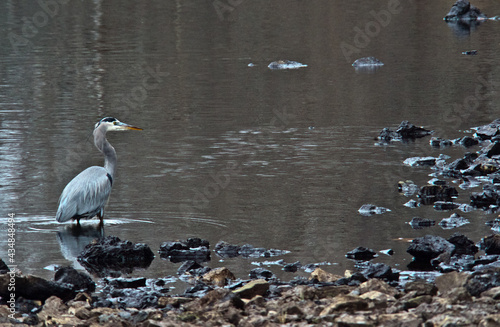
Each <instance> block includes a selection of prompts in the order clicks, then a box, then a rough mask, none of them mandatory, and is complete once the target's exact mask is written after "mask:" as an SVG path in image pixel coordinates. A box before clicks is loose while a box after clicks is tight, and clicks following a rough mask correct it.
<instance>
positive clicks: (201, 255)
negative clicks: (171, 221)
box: [159, 238, 210, 263]
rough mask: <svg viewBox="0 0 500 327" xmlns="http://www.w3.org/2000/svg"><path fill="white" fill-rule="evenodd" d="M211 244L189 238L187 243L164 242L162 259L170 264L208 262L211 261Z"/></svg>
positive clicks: (161, 249)
mask: <svg viewBox="0 0 500 327" xmlns="http://www.w3.org/2000/svg"><path fill="white" fill-rule="evenodd" d="M209 246H210V244H209V242H208V241H207V240H202V239H200V238H188V239H187V240H185V241H172V242H163V243H162V244H161V245H160V251H159V252H160V257H161V258H162V259H168V260H170V262H174V263H176V262H184V261H195V262H206V261H210V249H209Z"/></svg>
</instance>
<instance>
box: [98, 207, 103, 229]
mask: <svg viewBox="0 0 500 327" xmlns="http://www.w3.org/2000/svg"><path fill="white" fill-rule="evenodd" d="M97 217H99V226H104V210H101V211H100V212H99V213H98V214H97Z"/></svg>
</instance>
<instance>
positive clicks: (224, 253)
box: [214, 241, 241, 258]
mask: <svg viewBox="0 0 500 327" xmlns="http://www.w3.org/2000/svg"><path fill="white" fill-rule="evenodd" d="M240 248H241V246H239V245H234V244H229V243H227V242H225V241H219V242H217V244H215V248H214V252H215V253H217V255H219V256H220V257H222V258H235V257H237V256H239V255H240Z"/></svg>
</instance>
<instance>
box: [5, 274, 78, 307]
mask: <svg viewBox="0 0 500 327" xmlns="http://www.w3.org/2000/svg"><path fill="white" fill-rule="evenodd" d="M9 285H10V286H12V285H15V293H14V294H15V296H16V298H19V297H23V298H25V299H29V300H40V301H45V300H46V299H48V298H49V297H51V296H57V297H58V298H60V299H63V300H64V301H68V300H70V299H72V298H73V297H74V296H75V294H76V292H75V291H74V290H73V285H71V284H62V283H58V282H53V281H48V280H46V279H43V278H40V277H36V276H32V275H27V276H20V275H16V274H13V273H8V274H4V275H0V297H1V298H2V299H9V298H10V295H11V293H12V292H11V291H10V290H9Z"/></svg>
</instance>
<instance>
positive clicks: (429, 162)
mask: <svg viewBox="0 0 500 327" xmlns="http://www.w3.org/2000/svg"><path fill="white" fill-rule="evenodd" d="M436 160H438V158H435V157H411V158H406V159H405V161H404V162H403V164H405V165H407V166H411V167H415V166H434V165H435V164H436Z"/></svg>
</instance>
